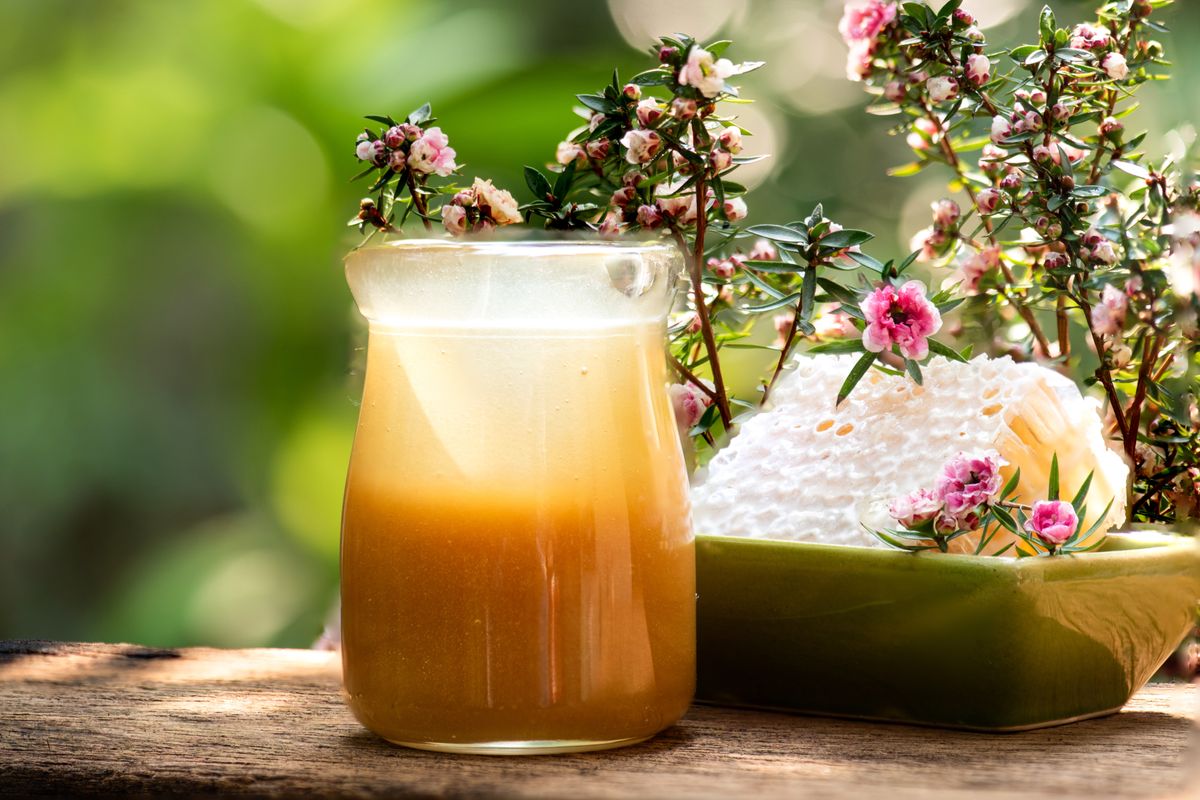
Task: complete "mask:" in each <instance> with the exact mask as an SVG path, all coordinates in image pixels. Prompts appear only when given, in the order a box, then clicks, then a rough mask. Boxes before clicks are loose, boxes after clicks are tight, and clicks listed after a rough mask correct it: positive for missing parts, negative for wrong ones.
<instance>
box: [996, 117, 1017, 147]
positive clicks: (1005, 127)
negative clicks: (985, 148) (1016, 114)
mask: <svg viewBox="0 0 1200 800" xmlns="http://www.w3.org/2000/svg"><path fill="white" fill-rule="evenodd" d="M1011 135H1012V123H1011V122H1009V121H1008V119H1007V118H1005V117H1003V116H1000V115H999V114H997V115H996V116H994V117H992V142H994V143H995V144H1000V143H1001V142H1003V141H1004V140H1005V139H1007V138H1008V137H1009V136H1011Z"/></svg>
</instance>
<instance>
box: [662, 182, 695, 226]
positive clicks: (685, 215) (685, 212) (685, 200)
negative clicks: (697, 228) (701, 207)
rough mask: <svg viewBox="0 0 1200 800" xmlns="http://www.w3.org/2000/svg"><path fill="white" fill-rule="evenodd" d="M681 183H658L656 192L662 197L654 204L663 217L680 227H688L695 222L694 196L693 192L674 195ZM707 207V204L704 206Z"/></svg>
mask: <svg viewBox="0 0 1200 800" xmlns="http://www.w3.org/2000/svg"><path fill="white" fill-rule="evenodd" d="M681 185H682V182H679V183H673V184H664V183H660V184H659V185H658V190H657V191H658V192H659V194H661V195H665V196H663V197H659V198H658V199H657V200H656V201H655V202H656V203H657V204H658V210H659V211H660V212H661V213H662V215H663V216H665V217H672V218H674V219H675V220H676V221H677V222H678V223H679V224H681V225H689V224H691V223H693V222H695V221H696V216H697V210H696V195H695V193H694V192H690V193H688V194H681V195H676V194H674V192H676V191H678V189H679V187H680V186H681ZM706 205H707V204H706Z"/></svg>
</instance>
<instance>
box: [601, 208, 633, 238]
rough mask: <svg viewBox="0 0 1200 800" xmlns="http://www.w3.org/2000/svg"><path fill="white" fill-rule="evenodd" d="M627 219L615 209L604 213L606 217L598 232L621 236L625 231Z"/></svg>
mask: <svg viewBox="0 0 1200 800" xmlns="http://www.w3.org/2000/svg"><path fill="white" fill-rule="evenodd" d="M625 228H626V225H625V220H624V219H622V218H621V215H620V214H618V213H617V212H615V211H610V212H608V213H607V214H605V215H604V219H602V220H601V221H600V225H599V227H598V228H597V232H598V233H599V234H600V235H601V236H619V235H620V234H622V233H623V232H624V231H625Z"/></svg>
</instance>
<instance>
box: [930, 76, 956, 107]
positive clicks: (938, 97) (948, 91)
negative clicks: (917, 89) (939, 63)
mask: <svg viewBox="0 0 1200 800" xmlns="http://www.w3.org/2000/svg"><path fill="white" fill-rule="evenodd" d="M925 88H926V89H927V90H928V91H929V99H930V100H932V101H933V102H935V103H942V102H945V101H946V100H949V99H950V98H952V97H954V96H955V95H957V94H958V81H956V80H954V78H951V77H949V76H948V75H937V76H935V77H932V78H930V79H929V80H927V81H926V82H925Z"/></svg>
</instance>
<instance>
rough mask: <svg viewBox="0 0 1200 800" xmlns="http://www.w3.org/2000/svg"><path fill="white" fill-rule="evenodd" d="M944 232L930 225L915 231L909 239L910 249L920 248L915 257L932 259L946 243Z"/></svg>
mask: <svg viewBox="0 0 1200 800" xmlns="http://www.w3.org/2000/svg"><path fill="white" fill-rule="evenodd" d="M946 241H947V239H946V232H945V231H942V230H939V229H937V228H934V227H933V226H930V227H928V228H922V229H921V230H919V231H917V232H916V233H915V234H914V235H913V237H912V239H911V240H910V241H909V249H910V250H920V251H921V254H920V255H919V256H917V258H918V259H919V260H921V261H932V260H933V259H934V258H935V257H936V256H937V255H938V253H939V252H941V250H942V248H943V247H945V245H946Z"/></svg>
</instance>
